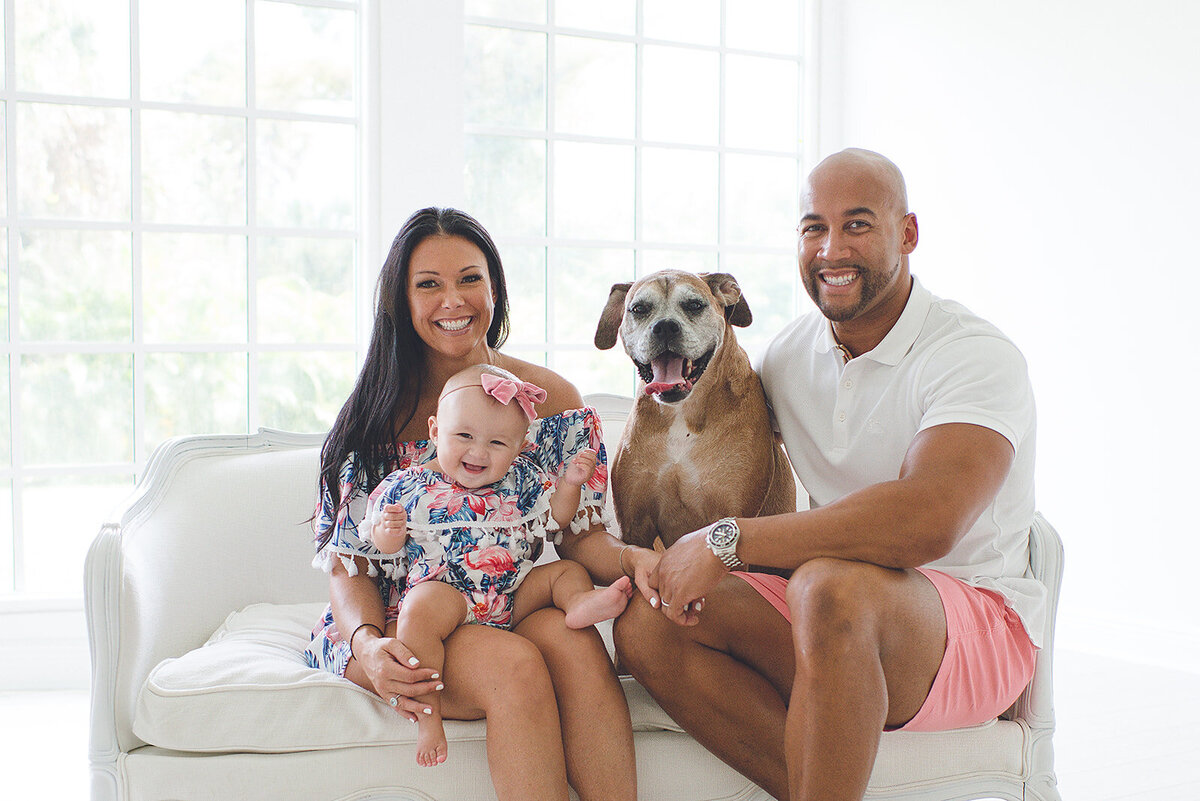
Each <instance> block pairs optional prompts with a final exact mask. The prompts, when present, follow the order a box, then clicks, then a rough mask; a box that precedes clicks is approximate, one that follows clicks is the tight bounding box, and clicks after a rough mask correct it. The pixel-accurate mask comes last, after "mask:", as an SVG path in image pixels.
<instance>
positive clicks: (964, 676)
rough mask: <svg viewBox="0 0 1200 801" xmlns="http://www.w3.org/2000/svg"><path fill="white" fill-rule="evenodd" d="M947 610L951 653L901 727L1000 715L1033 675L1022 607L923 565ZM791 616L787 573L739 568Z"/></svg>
mask: <svg viewBox="0 0 1200 801" xmlns="http://www.w3.org/2000/svg"><path fill="white" fill-rule="evenodd" d="M918 570H919V571H920V572H921V574H922V575H923V576H925V578H927V579H929V581H930V582H931V583H932V584H933V586H934V588H935V589H936V590H937V591H938V595H939V596H940V597H941V599H942V607H943V609H945V611H946V654H945V656H943V657H942V665H941V667H940V668H938V673H937V677H936V678H935V679H934V680H933V687H932V688H930V690H929V695H928V697H926V699H925V703H924V704H923V705H922V706H921V709H920V711H918V712H917V714H916V716H914V717H913V719H912V720H910V721H909V722H908V723H906V724H905V725H903V726H901V727H900V728H901V729H903V730H904V731H946V730H947V729H959V728H963V727H965V726H975V725H978V724H980V723H984V722H986V721H988V720H991V719H992V718H994V717H997V716H998V715H1000V714H1001V713H1002V712H1004V711H1005V710H1006V709H1008V708H1009V707H1010V706H1012V703H1013V702H1014V701H1015V700H1017V696H1019V695H1020V694H1021V691H1022V690H1024V689H1025V686H1026V685H1027V684H1029V680H1030V679H1031V678H1032V677H1033V665H1034V659H1035V657H1036V656H1037V648H1036V647H1035V646H1034V644H1033V642H1032V641H1031V640H1030V639H1029V635H1028V634H1027V633H1026V632H1025V626H1024V625H1023V624H1022V623H1021V619H1020V618H1019V617H1018V616H1017V613H1016V612H1014V611H1013V610H1012V608H1011V607H1009V606H1008V605H1007V604H1006V603H1004V598H1003V597H1002V596H1001V595H999V594H998V593H995V592H992V591H991V590H985V589H982V588H980V587H972V586H970V585H968V584H964V583H963V582H961V581H959V580H958V579H954V578H951V577H950V576H947V575H946V574H945V573H941V572H938V571H937V570H929V569H926V568H918ZM733 575H735V576H737V577H738V578H741V579H744V580H745V581H746V582H747V583H748V584H749V585H750V586H751V587H753V588H754V589H755V590H757V591H758V594H759V595H761V596H762V597H763V598H765V599H766V600H767V601H768V602H769V603H770V604H771V606H773V607H775V608H776V609H777V610H779V613H780V614H781V615H783V616H784V617H785V618H787V620H788V622H789V623H790V622H791V619H792V616H791V612H790V610H789V609H788V605H787V599H786V595H785V593H786V591H787V579H786V578H783V577H782V576H775V575H772V574H769V573H743V572H734V574H733Z"/></svg>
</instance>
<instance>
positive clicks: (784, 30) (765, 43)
mask: <svg viewBox="0 0 1200 801" xmlns="http://www.w3.org/2000/svg"><path fill="white" fill-rule="evenodd" d="M801 5H802V3H798V2H796V0H737V2H736V3H735V2H727V3H725V46H726V47H730V48H733V49H735V50H760V51H764V52H773V53H787V54H789V55H797V54H799V52H800V7H801Z"/></svg>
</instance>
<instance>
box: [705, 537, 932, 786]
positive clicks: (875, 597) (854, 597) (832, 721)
mask: <svg viewBox="0 0 1200 801" xmlns="http://www.w3.org/2000/svg"><path fill="white" fill-rule="evenodd" d="M788 606H789V608H790V609H791V613H792V622H793V631H794V633H795V636H794V640H795V663H796V674H795V676H796V677H795V683H794V685H793V687H792V692H791V700H790V703H789V706H788V713H787V736H786V740H785V750H786V752H787V755H788V787H789V789H790V796H789V797H790V798H791V799H792V801H808V800H810V799H811V800H813V801H815V799H820V801H843V800H844V801H861V799H862V797H863V794H864V793H865V792H866V789H867V782H868V780H869V779H870V776H871V769H872V767H873V766H874V764H875V756H876V753H877V752H878V750H879V738H880V736H881V734H882V732H883V730H884V728H885V727H889V728H891V727H898V726H902V725H904V724H905V723H907V722H908V721H909V720H911V719H912V718H913V716H914V715H916V714H917V712H918V711H919V710H920V708H921V705H922V704H923V703H924V702H925V697H926V696H927V695H928V694H929V689H930V687H931V686H932V685H933V680H934V678H935V677H936V675H937V671H938V668H939V667H940V665H941V661H942V655H943V653H944V652H945V645H946V617H945V612H944V610H943V608H942V603H941V599H940V597H939V596H938V593H937V590H936V589H934V587H933V585H932V584H931V583H930V582H929V580H928V579H926V578H925V577H924V576H922V575H921V574H920V573H918V572H916V571H914V570H908V571H901V570H890V569H887V568H882V567H877V566H875V565H869V564H865V563H862V562H846V561H841V560H836V559H818V560H813V561H812V562H808V563H806V564H805V565H804V566H803V567H801V568H800V569H799V570H797V571H796V573H795V574H794V575H793V576H792V579H791V581H790V582H789V583H788ZM706 611H707V610H706Z"/></svg>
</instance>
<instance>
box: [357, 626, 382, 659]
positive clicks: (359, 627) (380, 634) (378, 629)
mask: <svg viewBox="0 0 1200 801" xmlns="http://www.w3.org/2000/svg"><path fill="white" fill-rule="evenodd" d="M367 626H370V627H371V628H373V629H375V630H376V631H378V632H379V636H380V637H382V636H383V629H381V628H379V626H376V625H375V624H374V623H360V624H359V625H358V628H356V629H355V630H354V631H352V632H350V640H349V643H350V656H352V657H354V658H355V659H358V657H357V656H354V635H355V634H358V629H361V628H366V627H367Z"/></svg>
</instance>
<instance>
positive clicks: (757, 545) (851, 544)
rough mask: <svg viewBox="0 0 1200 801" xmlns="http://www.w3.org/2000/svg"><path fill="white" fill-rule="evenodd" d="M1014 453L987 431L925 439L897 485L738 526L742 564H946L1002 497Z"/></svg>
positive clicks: (963, 430)
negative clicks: (830, 560) (821, 560)
mask: <svg viewBox="0 0 1200 801" xmlns="http://www.w3.org/2000/svg"><path fill="white" fill-rule="evenodd" d="M1014 456H1015V452H1014V450H1013V446H1012V443H1010V442H1009V441H1008V440H1007V439H1006V438H1005V437H1004V436H1003V435H1001V434H999V433H997V432H996V431H993V430H992V429H990V428H985V427H983V426H977V425H971V424H968V423H948V424H945V425H939V426H933V427H932V428H927V429H925V430H924V431H921V432H919V433H918V434H917V435H916V436H915V437H914V438H913V441H912V444H911V445H910V446H909V448H908V452H907V453H906V454H905V456H904V462H903V464H902V465H901V467H900V475H899V476H898V477H897V478H896V479H895V480H894V481H886V482H883V483H880V484H873V485H871V486H869V487H864V488H863V489H861V490H859V491H857V492H852V493H850V494H849V495H846V496H845V497H843V498H841V499H839V500H837V501H835V502H833V503H830V504H828V505H826V506H822V507H820V508H817V509H813V510H810V511H806V512H797V513H794V514H786V515H776V516H773V517H763V518H751V519H744V520H739V521H738V525H739V527H740V528H741V530H742V536H741V539H740V541H739V543H738V557H739V558H741V560H742V561H743V562H746V563H748V564H756V565H764V566H768V567H781V568H795V567H799V566H800V565H801V564H803V563H804V562H806V561H808V560H809V559H813V558H816V557H820V556H828V557H836V558H839V559H850V560H855V561H861V562H871V563H873V564H877V565H882V566H884V567H896V568H908V567H919V566H921V565H924V564H928V563H929V562H932V561H934V560H936V559H940V558H941V557H943V556H945V555H946V554H947V553H949V552H950V550H951V549H952V548H953V547H954V546H955V545H956V544H957V543H958V541H959V540H960V539H962V537H963V536H964V535H965V534H966V533H967V531H968V530H969V529H970V528H971V526H972V525H974V523H975V521H976V520H977V519H978V518H979V515H980V514H981V513H982V512H983V510H984V509H986V508H987V506H988V504H990V503H991V502H992V501H993V500H994V499H995V497H996V494H997V493H998V492H999V491H1000V487H1001V486H1002V485H1003V483H1004V479H1005V478H1006V477H1007V476H1008V471H1009V468H1011V467H1012V463H1013V458H1014Z"/></svg>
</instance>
